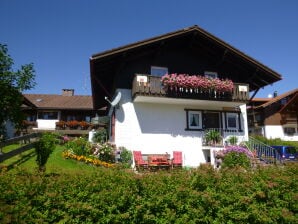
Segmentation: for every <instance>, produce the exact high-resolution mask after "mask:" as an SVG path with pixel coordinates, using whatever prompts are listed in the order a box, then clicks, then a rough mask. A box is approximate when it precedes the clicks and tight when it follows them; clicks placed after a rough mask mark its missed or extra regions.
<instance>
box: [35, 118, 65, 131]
mask: <svg viewBox="0 0 298 224" xmlns="http://www.w3.org/2000/svg"><path fill="white" fill-rule="evenodd" d="M58 121H59V120H44V119H37V120H36V122H37V129H46V130H55V128H56V122H58Z"/></svg>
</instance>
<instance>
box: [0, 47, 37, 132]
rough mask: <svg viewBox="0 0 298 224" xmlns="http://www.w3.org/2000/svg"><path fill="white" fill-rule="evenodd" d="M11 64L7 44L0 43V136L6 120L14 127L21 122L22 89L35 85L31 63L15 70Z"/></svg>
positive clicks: (3, 130)
mask: <svg viewBox="0 0 298 224" xmlns="http://www.w3.org/2000/svg"><path fill="white" fill-rule="evenodd" d="M13 64H14V63H13V59H12V58H11V57H10V55H9V54H8V49H7V46H6V45H3V44H0V136H4V135H5V122H6V121H8V120H10V121H12V122H13V123H14V124H15V125H16V127H18V126H19V125H20V124H21V122H22V120H23V113H22V111H21V105H22V102H23V96H22V91H24V90H29V89H31V88H33V87H34V86H35V85H36V83H35V71H34V68H33V64H32V63H31V64H26V65H22V66H21V69H18V70H17V71H13V69H12V66H13Z"/></svg>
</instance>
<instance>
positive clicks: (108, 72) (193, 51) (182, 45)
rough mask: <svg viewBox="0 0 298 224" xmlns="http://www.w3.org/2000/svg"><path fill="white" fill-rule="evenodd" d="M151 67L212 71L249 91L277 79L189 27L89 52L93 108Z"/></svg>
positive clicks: (216, 40) (201, 71)
mask: <svg viewBox="0 0 298 224" xmlns="http://www.w3.org/2000/svg"><path fill="white" fill-rule="evenodd" d="M151 66H163V67H167V68H168V69H169V72H170V73H182V74H192V75H193V74H203V73H204V71H215V72H218V74H219V77H221V78H230V79H232V80H233V81H234V82H240V83H248V84H249V86H250V90H251V91H253V90H258V89H259V88H261V87H264V86H266V85H268V84H272V83H273V82H276V81H279V80H281V76H280V75H279V74H277V73H276V72H274V71H272V70H271V69H270V68H268V67H266V66H264V65H262V64H261V63H259V62H257V61H256V60H254V59H253V58H251V57H249V56H247V55H245V54H244V53H242V52H240V51H239V50H237V49H235V48H234V47H232V46H230V45H228V44H227V43H225V42H223V41H222V40H220V39H218V38H216V37H215V36H213V35H211V34H210V33H208V32H206V31H204V30H203V29H201V28H199V27H198V26H193V27H189V28H186V29H183V30H178V31H176V32H172V33H168V34H165V35H162V36H158V37H154V38H151V39H148V40H145V41H140V42H137V43H134V44H130V45H126V46H124V47H120V48H116V49H112V50H110V51H105V52H102V53H99V54H95V55H93V56H92V57H91V59H90V69H91V84H92V95H93V100H94V106H95V108H96V109H97V108H101V107H103V106H105V105H106V101H105V100H104V97H105V96H108V97H112V96H113V95H114V91H115V89H116V88H128V89H130V88H131V84H132V80H133V77H134V75H135V74H136V73H141V74H142V73H143V74H150V67H151Z"/></svg>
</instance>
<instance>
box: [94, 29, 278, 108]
mask: <svg viewBox="0 0 298 224" xmlns="http://www.w3.org/2000/svg"><path fill="white" fill-rule="evenodd" d="M188 36H191V37H192V38H193V39H195V40H196V42H197V43H200V42H201V41H200V40H204V41H205V42H208V44H209V46H214V48H216V49H218V50H220V52H223V55H229V57H231V58H232V59H233V60H234V61H235V64H240V66H241V65H245V66H246V67H247V68H249V70H250V71H252V75H251V77H249V80H243V81H246V83H249V86H250V90H251V91H254V90H258V89H260V88H262V87H264V86H266V85H269V84H272V83H274V82H276V81H279V80H281V79H282V77H281V75H280V74H278V73H277V72H275V71H273V70H272V69H270V68H269V67H267V66H265V65H264V64H262V63H260V62H258V61H257V60H255V59H253V58H252V57H250V56H248V55H246V54H245V53H243V52H241V51H239V50H238V49H236V48H234V47H232V46H231V45H229V44H228V43H226V42H224V41H222V40H221V39H219V38H217V37H215V36H214V35H212V34H210V33H209V32H207V31H205V30H204V29H202V28H200V27H198V26H196V25H195V26H192V27H188V28H185V29H181V30H178V31H175V32H171V33H167V34H164V35H160V36H157V37H153V38H150V39H146V40H143V41H139V42H136V43H133V44H128V45H125V46H122V47H119V48H114V49H111V50H108V51H104V52H101V53H97V54H93V55H92V56H91V58H90V71H91V88H92V95H93V105H94V107H95V108H98V107H100V106H103V105H98V103H97V98H98V97H99V96H97V95H98V93H97V92H98V91H97V90H98V88H100V89H101V92H102V94H105V95H106V96H109V97H112V96H111V92H110V91H109V90H110V88H111V86H109V84H107V83H111V82H112V81H113V77H111V75H110V74H109V75H106V76H105V77H99V75H98V74H100V73H101V71H102V70H107V71H108V70H109V69H110V70H111V69H112V68H115V67H121V63H122V61H123V59H124V58H128V57H136V55H137V54H141V53H140V52H146V51H147V52H148V51H149V50H150V48H153V47H154V46H161V45H163V44H165V43H166V42H167V41H171V40H174V39H179V38H184V37H188ZM194 37H195V38H194ZM104 79H107V80H108V81H105V80H104ZM100 97H104V96H100Z"/></svg>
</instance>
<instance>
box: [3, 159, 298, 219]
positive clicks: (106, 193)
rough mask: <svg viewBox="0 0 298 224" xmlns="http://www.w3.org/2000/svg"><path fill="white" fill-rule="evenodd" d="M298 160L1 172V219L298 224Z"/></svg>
mask: <svg viewBox="0 0 298 224" xmlns="http://www.w3.org/2000/svg"><path fill="white" fill-rule="evenodd" d="M297 174H298V164H297V163H293V164H289V165H287V166H285V167H265V168H260V169H257V170H254V171H253V172H250V171H244V170H242V169H224V170H223V169H221V170H216V171H215V170H214V169H213V168H212V167H211V166H201V167H199V168H198V169H193V170H191V172H190V171H185V170H179V171H176V172H171V173H168V172H159V173H158V174H156V173H154V174H150V173H149V174H142V175H138V174H134V173H132V172H126V171H122V170H116V169H106V168H104V167H98V168H97V169H96V171H94V172H77V173H76V175H73V173H71V174H68V173H63V174H60V172H58V173H55V174H53V173H52V174H51V173H50V174H47V175H35V174H34V173H28V172H26V171H24V170H22V171H20V172H17V173H12V172H2V173H1V174H0V179H1V181H0V191H1V192H2V193H1V194H0V222H1V223H230V224H233V223H252V224H253V223H285V224H290V223H296V221H297V218H298V206H297V205H298V198H297V192H296V189H298V182H297ZM28 211H29V212H28Z"/></svg>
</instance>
